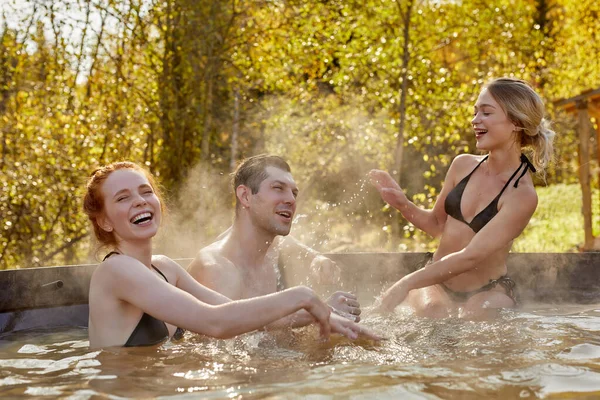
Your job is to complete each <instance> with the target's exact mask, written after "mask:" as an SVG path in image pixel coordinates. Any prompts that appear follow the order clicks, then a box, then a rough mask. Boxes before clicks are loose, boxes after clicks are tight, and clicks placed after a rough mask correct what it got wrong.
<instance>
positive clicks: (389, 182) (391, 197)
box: [369, 169, 408, 209]
mask: <svg viewBox="0 0 600 400" xmlns="http://www.w3.org/2000/svg"><path fill="white" fill-rule="evenodd" d="M369 178H370V180H371V184H372V185H373V186H375V188H376V189H377V190H378V191H379V195H380V196H381V198H382V199H383V201H385V202H386V203H388V204H389V205H390V206H392V207H394V208H396V209H400V207H402V206H404V205H405V204H406V203H407V202H408V199H407V198H406V195H405V194H404V191H403V190H402V188H401V187H400V185H398V183H397V182H396V181H395V180H394V178H392V176H391V175H390V174H389V173H387V172H386V171H382V170H379V169H373V170H371V171H370V172H369Z"/></svg>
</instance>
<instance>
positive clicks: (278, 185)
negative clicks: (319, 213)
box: [248, 167, 298, 236]
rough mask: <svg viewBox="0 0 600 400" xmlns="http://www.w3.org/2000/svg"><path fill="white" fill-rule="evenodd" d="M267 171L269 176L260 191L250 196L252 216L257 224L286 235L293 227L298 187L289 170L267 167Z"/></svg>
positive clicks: (269, 230) (273, 232)
mask: <svg viewBox="0 0 600 400" xmlns="http://www.w3.org/2000/svg"><path fill="white" fill-rule="evenodd" d="M266 172H267V175H268V176H267V178H266V179H265V180H264V181H262V182H261V184H260V186H259V189H258V192H257V193H256V194H252V195H251V196H250V205H249V207H248V210H249V212H250V217H251V219H252V222H253V223H254V225H255V226H257V227H260V228H262V229H264V230H266V231H267V232H269V233H272V234H273V235H281V236H285V235H287V234H289V233H290V229H291V228H292V220H293V218H294V214H295V212H296V197H297V196H298V187H297V186H296V182H294V178H293V177H292V174H291V173H289V172H287V171H284V170H282V169H279V168H276V167H267V169H266Z"/></svg>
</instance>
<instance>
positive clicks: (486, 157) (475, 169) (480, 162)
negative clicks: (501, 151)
mask: <svg viewBox="0 0 600 400" xmlns="http://www.w3.org/2000/svg"><path fill="white" fill-rule="evenodd" d="M488 157H489V155H487V156H485V157H483V160H481V161H479V164H477V166H476V167H475V168H473V171H471V172H470V173H469V175H467V176H465V177H464V178H463V180H465V179H470V177H471V175H473V173H474V172H475V171H477V168H479V166H480V165H481V164H483V162H484V161H485V160H487V159H488Z"/></svg>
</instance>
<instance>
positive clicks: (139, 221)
mask: <svg viewBox="0 0 600 400" xmlns="http://www.w3.org/2000/svg"><path fill="white" fill-rule="evenodd" d="M152 217H153V215H152V213H151V212H148V211H145V212H142V213H139V214H137V215H135V216H134V217H133V218H131V219H130V220H129V221H130V222H131V223H132V224H134V225H147V224H148V223H149V222H150V221H152Z"/></svg>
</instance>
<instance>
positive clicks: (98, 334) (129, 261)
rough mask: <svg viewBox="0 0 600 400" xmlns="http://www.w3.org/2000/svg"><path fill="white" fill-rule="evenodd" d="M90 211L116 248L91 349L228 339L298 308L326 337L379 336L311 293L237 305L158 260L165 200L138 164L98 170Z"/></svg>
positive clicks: (95, 279) (98, 303)
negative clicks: (188, 334)
mask: <svg viewBox="0 0 600 400" xmlns="http://www.w3.org/2000/svg"><path fill="white" fill-rule="evenodd" d="M84 210H85V213H86V214H87V216H88V217H89V219H90V221H91V222H92V225H93V227H94V233H95V235H96V237H97V239H98V240H99V241H100V243H102V244H104V245H106V246H109V247H111V248H112V249H113V251H112V252H111V253H109V255H108V256H107V257H106V258H105V259H104V261H103V262H102V263H101V264H100V265H99V266H98V267H97V268H96V270H95V272H94V274H93V276H92V280H91V285H90V293H89V305H90V317H89V339H90V346H91V347H94V348H99V347H108V346H145V345H154V344H158V343H161V342H163V341H165V340H167V339H168V338H169V337H171V336H173V334H174V333H175V331H176V327H181V328H183V329H186V330H189V331H192V332H197V333H201V334H204V335H208V336H212V337H216V338H230V337H232V336H236V335H239V334H242V333H245V332H250V331H254V330H257V329H261V328H263V327H265V326H267V325H269V324H272V323H274V322H275V321H277V320H278V319H280V318H282V317H285V316H287V315H289V314H292V313H295V312H297V311H299V310H305V311H306V312H308V313H310V315H312V317H313V318H314V319H315V320H316V322H317V323H318V324H319V325H320V329H321V335H322V336H323V337H328V336H329V334H330V332H334V333H341V334H343V335H346V336H348V337H350V338H356V337H357V336H358V335H359V334H364V335H366V336H367V337H370V338H376V336H375V335H372V334H371V333H370V332H368V331H366V330H364V329H363V328H362V327H359V326H358V325H356V324H355V323H353V322H351V321H348V320H346V319H343V318H337V316H335V315H330V312H329V307H328V306H327V305H326V304H325V303H323V302H322V301H321V300H320V299H319V298H318V297H317V296H316V295H315V294H314V292H313V291H312V290H310V289H309V288H306V287H294V288H290V289H287V290H284V291H281V292H278V293H274V294H271V295H267V296H263V297H257V298H253V299H248V300H240V301H231V300H230V299H228V298H227V297H225V296H222V295H220V294H219V293H217V292H214V291H212V290H210V289H208V288H206V287H204V286H202V285H200V284H199V283H197V282H196V280H195V279H194V278H192V277H191V276H190V275H189V274H188V273H187V272H186V271H185V270H184V269H183V268H182V267H181V266H179V264H177V263H176V262H174V261H173V260H171V259H170V258H168V257H165V256H153V255H152V238H153V237H154V236H155V235H156V233H157V232H158V229H159V226H160V221H161V217H162V212H163V201H162V200H161V198H160V193H159V192H158V187H157V186H156V184H155V182H154V180H153V178H152V176H151V175H150V174H149V173H148V172H147V171H146V170H144V169H143V168H141V167H139V166H138V165H136V164H133V163H130V162H117V163H113V164H110V165H107V166H105V167H103V168H100V169H97V170H96V171H95V172H94V173H93V174H92V176H91V177H90V179H89V181H88V183H87V193H86V195H85V198H84Z"/></svg>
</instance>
